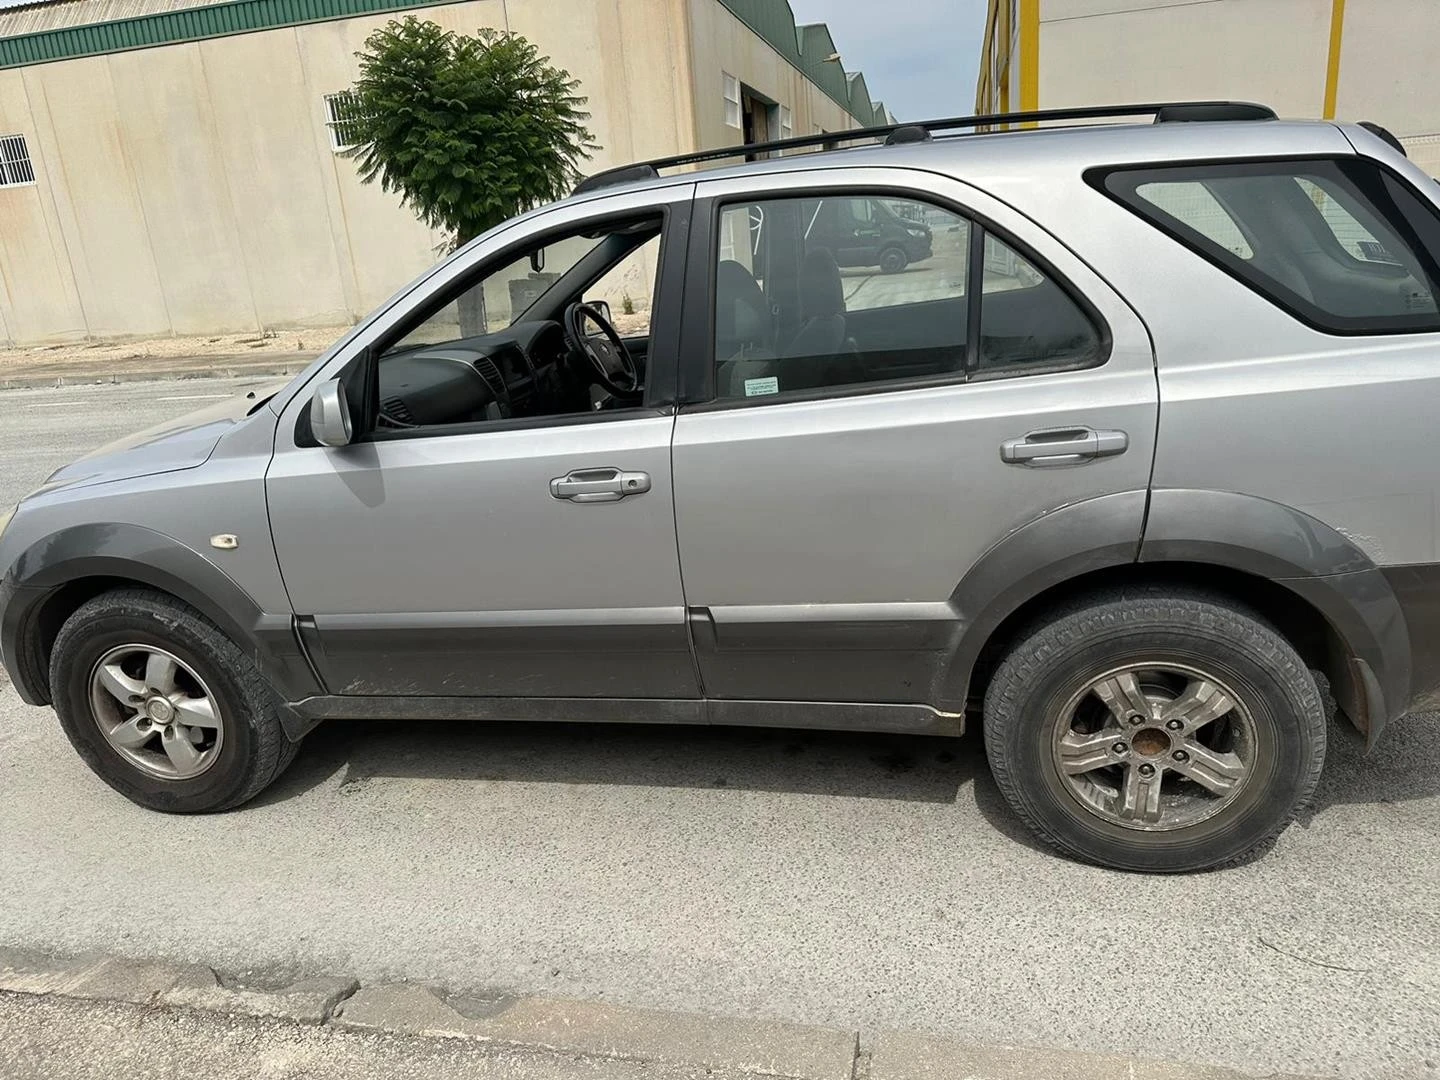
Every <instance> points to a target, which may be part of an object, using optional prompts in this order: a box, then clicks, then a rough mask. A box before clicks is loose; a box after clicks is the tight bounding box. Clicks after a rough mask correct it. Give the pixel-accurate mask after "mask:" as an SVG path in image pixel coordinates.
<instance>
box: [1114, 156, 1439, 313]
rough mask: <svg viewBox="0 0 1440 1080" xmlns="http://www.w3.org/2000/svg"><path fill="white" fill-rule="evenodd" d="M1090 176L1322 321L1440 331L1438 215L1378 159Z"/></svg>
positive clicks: (1260, 288)
mask: <svg viewBox="0 0 1440 1080" xmlns="http://www.w3.org/2000/svg"><path fill="white" fill-rule="evenodd" d="M1090 180H1091V182H1092V183H1094V184H1096V186H1098V187H1100V188H1101V189H1102V190H1104V191H1105V192H1106V193H1107V194H1109V195H1110V196H1112V197H1113V198H1115V199H1116V200H1118V201H1119V202H1120V203H1122V204H1123V205H1124V206H1126V207H1128V208H1129V209H1131V210H1133V211H1134V212H1135V213H1137V214H1139V215H1140V216H1141V217H1143V218H1145V219H1146V220H1147V221H1149V222H1151V223H1152V224H1154V225H1156V226H1157V227H1158V228H1160V229H1162V230H1163V231H1165V232H1166V233H1168V234H1170V235H1171V236H1173V237H1174V238H1175V239H1177V240H1179V241H1180V242H1181V243H1183V244H1185V245H1187V246H1188V247H1190V248H1192V249H1193V250H1194V251H1195V252H1196V253H1197V254H1199V255H1202V256H1203V257H1205V258H1206V259H1208V260H1209V261H1210V262H1212V263H1215V264H1216V265H1217V266H1219V267H1220V268H1221V269H1223V270H1225V271H1227V272H1228V273H1230V274H1232V275H1233V276H1235V277H1236V278H1239V279H1240V280H1241V281H1242V282H1244V283H1245V284H1246V285H1248V286H1249V287H1250V288H1252V289H1254V290H1255V291H1256V292H1258V293H1260V294H1261V295H1262V296H1265V297H1266V298H1267V299H1269V300H1270V301H1272V302H1273V303H1275V304H1277V305H1279V306H1280V307H1282V308H1284V309H1285V310H1286V311H1288V312H1290V313H1291V314H1292V315H1295V316H1296V317H1297V318H1299V319H1301V320H1302V321H1304V322H1306V323H1308V324H1310V325H1311V326H1314V327H1316V328H1317V329H1320V330H1324V331H1327V332H1330V333H1337V334H1400V333H1414V332H1420V331H1436V330H1440V216H1437V213H1436V208H1435V207H1434V205H1432V204H1430V203H1427V202H1426V201H1424V200H1423V199H1421V198H1420V196H1419V195H1418V194H1416V192H1415V191H1414V190H1413V189H1412V188H1411V187H1410V186H1409V185H1408V184H1406V183H1405V182H1404V181H1402V180H1400V179H1399V178H1397V177H1395V176H1393V175H1392V174H1390V173H1389V172H1388V171H1386V170H1384V169H1382V168H1381V167H1380V166H1379V165H1377V164H1375V163H1373V162H1369V161H1367V160H1365V159H1363V158H1346V159H1319V160H1314V161H1253V162H1231V163H1225V164H1189V165H1175V166H1165V167H1163V168H1144V169H1116V170H1110V171H1099V172H1096V173H1092V174H1090Z"/></svg>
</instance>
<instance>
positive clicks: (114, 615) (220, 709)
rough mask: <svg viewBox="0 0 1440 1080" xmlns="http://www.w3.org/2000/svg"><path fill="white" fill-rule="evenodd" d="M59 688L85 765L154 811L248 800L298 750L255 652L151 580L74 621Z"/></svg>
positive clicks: (57, 653) (54, 675)
mask: <svg viewBox="0 0 1440 1080" xmlns="http://www.w3.org/2000/svg"><path fill="white" fill-rule="evenodd" d="M50 691H51V699H52V700H53V701H54V703H55V711H56V713H57V714H58V715H59V717H60V725H61V727H62V728H63V729H64V731H65V734H66V736H67V737H68V738H69V739H70V743H71V745H73V746H74V747H75V749H76V751H77V752H78V753H79V754H80V756H81V758H83V759H84V760H85V763H86V764H87V765H89V766H90V768H91V769H92V770H93V771H94V772H95V774H96V775H97V776H99V777H100V779H102V780H104V781H105V783H107V784H109V785H110V786H111V787H112V788H114V789H115V790H116V791H118V792H120V794H122V795H124V796H125V797H126V798H127V799H130V800H131V801H132V802H136V803H139V804H140V805H141V806H145V807H148V808H150V809H152V810H162V811H166V812H170V813H200V812H205V811H215V810H228V809H230V808H232V807H235V806H239V805H240V804H241V803H244V802H246V801H248V800H249V799H252V798H254V797H255V796H256V795H258V794H259V793H260V792H261V791H263V790H264V789H265V788H266V787H268V786H269V785H270V784H271V783H273V782H274V781H275V779H276V778H277V777H279V775H280V774H281V773H282V772H284V771H285V769H286V768H287V767H288V766H289V765H290V763H291V762H292V761H293V760H294V759H295V754H296V752H297V750H298V749H299V747H298V744H296V743H293V742H291V741H290V740H289V739H288V738H287V737H286V735H285V731H284V729H283V727H282V726H281V724H280V718H279V716H280V713H279V710H280V701H279V699H278V698H277V697H276V695H275V692H274V691H273V690H272V689H271V688H270V685H269V684H268V683H267V682H266V681H265V678H264V677H263V676H262V675H261V674H260V672H259V670H258V669H257V668H256V667H255V664H254V663H253V661H251V660H250V659H249V657H247V656H246V655H245V654H244V653H243V652H241V651H240V649H239V648H237V647H236V645H235V644H234V642H232V641H231V640H230V639H229V638H227V637H226V636H225V635H224V634H222V633H221V632H220V630H219V629H218V628H217V627H216V626H215V625H214V624H213V623H211V622H210V621H209V620H208V619H206V618H205V617H204V616H203V615H201V614H200V613H199V612H198V611H196V610H195V609H194V608H191V607H190V606H188V605H186V604H183V603H181V602H180V601H178V600H175V599H172V598H170V597H167V596H164V595H162V594H160V593H154V592H150V591H148V590H141V589H124V590H117V591H115V592H108V593H103V594H102V595H100V596H97V597H95V598H94V599H92V600H90V601H88V602H86V603H85V604H83V605H81V606H80V608H79V609H78V610H76V612H75V613H74V614H73V615H71V616H70V618H69V619H68V620H66V622H65V625H64V626H62V627H61V628H60V633H59V636H58V637H57V638H56V639H55V646H54V648H53V649H52V650H51V659H50Z"/></svg>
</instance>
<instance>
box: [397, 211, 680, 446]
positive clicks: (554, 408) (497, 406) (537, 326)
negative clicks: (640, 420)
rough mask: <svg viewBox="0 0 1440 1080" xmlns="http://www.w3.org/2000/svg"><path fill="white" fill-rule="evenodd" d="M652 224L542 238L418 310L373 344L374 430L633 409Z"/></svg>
mask: <svg viewBox="0 0 1440 1080" xmlns="http://www.w3.org/2000/svg"><path fill="white" fill-rule="evenodd" d="M662 225H663V220H662V219H661V218H659V217H649V218H643V219H640V220H630V221H625V222H621V223H615V222H607V223H606V224H605V225H604V226H603V227H601V228H596V227H594V226H591V227H590V228H588V229H586V230H585V231H583V232H577V233H574V234H571V235H563V236H559V237H553V236H552V237H550V238H548V239H547V240H546V242H545V243H544V244H543V245H536V246H534V247H531V248H524V249H521V250H519V251H514V252H510V253H508V254H507V255H505V256H504V257H502V258H501V259H500V260H498V261H496V262H492V263H490V264H489V265H487V266H485V267H484V268H483V269H482V270H481V271H480V272H479V275H480V276H479V278H478V280H477V279H476V278H474V277H472V278H470V279H469V280H468V281H466V282H465V283H463V284H462V285H460V286H459V287H457V288H452V289H451V290H450V291H449V292H448V293H445V294H442V295H440V296H438V297H437V298H436V300H435V301H434V302H433V303H431V304H428V305H425V306H424V307H423V308H422V309H421V310H420V311H419V312H417V314H416V315H415V317H414V318H413V319H412V320H411V321H410V322H409V323H407V324H406V325H404V326H402V327H401V328H400V329H399V330H398V331H397V332H396V333H395V334H394V335H393V336H392V338H391V339H390V341H389V343H388V344H385V345H383V346H382V348H381V351H380V359H379V363H378V369H379V370H378V376H379V403H380V406H379V418H378V427H379V429H380V432H381V433H389V434H393V433H395V432H401V431H406V430H410V429H414V428H433V427H440V426H446V425H459V424H475V423H484V422H487V421H496V420H511V419H525V418H529V417H547V416H569V415H576V414H585V413H592V412H596V411H600V410H607V409H621V408H627V407H633V406H636V405H638V404H639V403H640V401H641V399H642V398H643V395H644V373H645V365H646V359H647V353H648V347H649V334H650V311H651V308H652V305H653V302H654V286H655V281H656V273H657V269H658V267H659V260H660V250H661V249H660V244H661V228H662ZM601 301H603V303H600V302H601ZM582 304H583V305H584V306H583V307H582V306H581V305H582ZM607 305H608V310H607Z"/></svg>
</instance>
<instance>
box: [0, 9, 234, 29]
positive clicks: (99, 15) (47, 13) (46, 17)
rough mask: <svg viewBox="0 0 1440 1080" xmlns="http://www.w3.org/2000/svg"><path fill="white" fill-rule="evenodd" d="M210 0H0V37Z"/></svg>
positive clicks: (147, 13) (122, 17)
mask: <svg viewBox="0 0 1440 1080" xmlns="http://www.w3.org/2000/svg"><path fill="white" fill-rule="evenodd" d="M212 2H213V0H59V2H56V0H38V2H36V0H0V38H3V37H15V36H18V35H20V34H43V33H44V32H45V31H47V30H60V29H64V28H65V27H69V26H84V25H86V24H87V23H102V22H115V21H116V20H119V19H135V18H140V17H142V16H145V15H156V14H160V13H163V12H166V11H179V10H180V9H181V8H192V7H203V6H204V5H205V4H207V3H212Z"/></svg>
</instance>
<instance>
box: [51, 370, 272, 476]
mask: <svg viewBox="0 0 1440 1080" xmlns="http://www.w3.org/2000/svg"><path fill="white" fill-rule="evenodd" d="M288 382H289V380H288V379H287V380H284V381H282V382H279V383H277V384H274V385H265V386H257V387H255V388H253V389H251V390H247V391H246V392H245V393H243V394H236V395H235V396H234V397H233V398H227V399H226V400H224V401H217V402H216V403H215V404H214V405H211V406H208V407H206V408H204V409H199V410H197V411H196V412H192V413H186V414H185V415H184V416H180V417H176V418H175V419H173V420H166V421H164V422H163V423H160V424H156V425H155V426H154V427H150V428H146V429H145V430H143V431H138V432H135V433H134V434H132V435H127V436H125V437H124V438H122V439H117V440H116V441H115V442H112V443H107V444H106V445H104V446H102V447H100V448H99V449H97V450H92V451H91V452H90V453H88V454H86V455H85V456H84V457H82V458H78V459H77V460H75V461H74V462H72V463H71V464H69V465H66V466H64V467H63V468H60V469H57V470H56V471H55V472H53V473H51V475H50V478H49V479H48V480H47V481H46V482H45V485H44V488H43V489H42V490H52V489H54V488H57V487H62V486H81V485H88V484H103V483H107V482H109V481H112V480H130V479H133V478H134V477H137V476H153V475H154V474H156V473H166V472H177V471H179V470H181V469H193V468H195V467H196V466H198V465H203V464H205V462H206V461H207V460H208V459H209V457H210V455H211V454H212V453H214V452H215V447H216V445H217V444H218V443H219V442H220V439H221V437H222V436H223V435H224V434H225V433H226V432H227V431H229V430H230V429H231V428H232V427H234V426H235V425H236V424H237V423H239V422H240V421H241V420H243V419H244V418H245V417H246V415H247V414H249V413H250V412H251V411H253V410H254V409H255V408H256V406H258V405H260V404H261V403H263V402H264V401H265V399H266V398H268V397H269V396H270V395H271V394H273V393H275V392H276V391H277V390H280V389H281V388H283V387H284V386H285V385H286V384H287V383H288Z"/></svg>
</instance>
